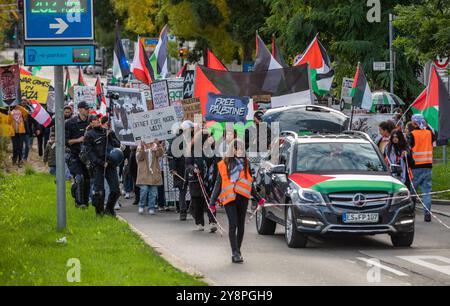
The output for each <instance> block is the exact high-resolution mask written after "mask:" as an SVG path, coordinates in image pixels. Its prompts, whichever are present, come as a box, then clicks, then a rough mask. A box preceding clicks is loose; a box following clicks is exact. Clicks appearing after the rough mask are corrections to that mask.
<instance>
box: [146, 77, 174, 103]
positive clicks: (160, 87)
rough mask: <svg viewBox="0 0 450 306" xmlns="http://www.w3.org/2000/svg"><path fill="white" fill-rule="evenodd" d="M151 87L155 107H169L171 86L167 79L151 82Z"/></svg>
mask: <svg viewBox="0 0 450 306" xmlns="http://www.w3.org/2000/svg"><path fill="white" fill-rule="evenodd" d="M150 89H151V93H152V101H153V108H154V109H159V108H163V107H168V106H169V105H170V100H169V88H168V84H167V81H166V80H164V81H160V82H155V83H152V84H150Z"/></svg>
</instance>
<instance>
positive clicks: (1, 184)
mask: <svg viewBox="0 0 450 306" xmlns="http://www.w3.org/2000/svg"><path fill="white" fill-rule="evenodd" d="M67 190H68V196H67V202H68V203H67V224H68V229H67V230H65V231H64V232H59V233H58V232H57V231H56V229H55V228H56V204H55V202H56V187H55V183H54V178H53V177H52V176H50V175H48V174H33V173H31V174H30V175H25V176H16V175H14V176H13V175H11V176H0V285H83V286H85V285H86V286H87V285H125V286H127V285H152V286H153V285H155V286H156V285H205V283H204V282H202V281H201V280H200V279H198V278H195V277H193V276H191V275H188V274H186V273H182V272H181V271H179V270H177V269H175V268H174V267H172V266H171V265H170V264H168V263H167V262H166V261H165V260H163V259H162V258H161V257H159V256H158V255H157V254H156V253H155V252H154V251H153V250H152V249H151V248H150V247H148V246H147V245H146V244H145V243H144V242H143V241H142V240H141V239H140V238H139V236H138V235H136V234H135V233H134V232H132V231H131V230H130V228H129V226H128V225H127V224H126V223H124V222H120V221H118V220H117V219H114V218H110V217H104V218H97V217H96V216H95V213H94V211H93V210H92V208H91V209H89V210H87V211H81V210H78V209H76V208H75V207H74V204H73V200H72V198H71V197H70V196H69V190H70V189H69V188H67ZM62 237H67V243H65V244H58V243H57V242H56V241H57V240H58V239H60V238H62ZM71 258H76V259H79V260H80V263H81V282H80V283H69V282H68V281H67V273H68V271H69V269H70V268H72V267H73V266H69V267H68V266H67V263H68V260H69V259H71Z"/></svg>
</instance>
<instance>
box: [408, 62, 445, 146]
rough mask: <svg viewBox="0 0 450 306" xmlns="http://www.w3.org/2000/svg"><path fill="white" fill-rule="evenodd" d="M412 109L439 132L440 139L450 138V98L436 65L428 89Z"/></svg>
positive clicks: (433, 67)
mask: <svg viewBox="0 0 450 306" xmlns="http://www.w3.org/2000/svg"><path fill="white" fill-rule="evenodd" d="M411 109H412V112H413V113H414V114H421V115H422V116H423V117H424V118H425V120H426V121H427V123H428V124H429V125H430V126H431V127H432V128H433V129H434V130H435V131H439V139H442V140H445V139H449V138H450V122H449V120H448V118H449V116H450V101H449V96H448V92H447V89H446V88H445V85H444V83H443V82H442V79H441V78H440V76H439V74H438V72H437V70H436V66H435V65H433V66H432V67H431V71H430V77H429V83H428V86H427V88H425V90H424V91H423V92H422V93H421V94H420V95H419V97H418V98H417V99H416V100H415V101H414V102H413V104H412V106H411Z"/></svg>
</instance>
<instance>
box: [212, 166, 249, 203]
mask: <svg viewBox="0 0 450 306" xmlns="http://www.w3.org/2000/svg"><path fill="white" fill-rule="evenodd" d="M217 168H218V170H219V174H220V177H221V178H222V191H221V192H220V195H219V200H220V202H221V203H222V205H227V204H228V203H231V202H233V201H234V200H236V195H237V194H240V195H241V196H243V197H245V198H247V199H250V198H251V197H252V181H253V180H252V176H251V174H250V169H243V170H241V173H239V179H238V180H237V181H236V183H233V182H231V180H230V178H229V177H228V171H227V165H226V164H225V162H224V161H223V160H222V161H220V162H219V163H218V164H217ZM246 173H247V175H245V174H246Z"/></svg>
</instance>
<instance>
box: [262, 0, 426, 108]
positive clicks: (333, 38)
mask: <svg viewBox="0 0 450 306" xmlns="http://www.w3.org/2000/svg"><path fill="white" fill-rule="evenodd" d="M264 1H265V3H266V4H267V5H268V6H269V8H270V10H271V16H270V17H268V18H267V19H266V26H265V27H264V28H263V29H262V31H263V32H264V33H267V34H272V33H274V34H276V35H277V36H278V37H279V39H278V42H279V43H280V46H281V48H282V49H283V51H284V53H285V54H286V55H287V58H288V61H289V62H291V63H292V62H293V59H294V57H295V56H296V55H298V54H299V53H301V52H303V51H304V50H305V48H306V47H307V45H308V44H309V43H310V42H311V40H312V39H313V38H314V36H315V35H316V34H317V33H319V39H320V40H321V41H322V43H323V44H324V46H325V48H327V51H328V54H329V55H330V57H331V60H332V61H333V66H334V68H335V70H336V78H335V80H336V81H337V82H338V83H339V84H340V82H341V81H342V77H345V76H353V75H354V74H355V70H356V66H357V63H358V61H359V62H361V64H362V66H363V67H364V70H365V72H366V74H367V78H368V80H369V83H370V85H371V88H372V89H373V90H377V89H383V88H388V87H389V86H388V84H389V73H388V72H374V71H373V69H372V63H373V61H387V60H388V59H389V52H388V42H389V39H388V37H389V36H388V34H389V33H388V27H387V24H388V15H389V13H392V12H393V6H392V4H391V3H386V1H382V5H381V22H380V23H377V22H374V23H370V22H369V21H368V20H367V12H368V10H369V9H370V8H369V7H367V6H366V1H356V0H348V1H339V0H305V1H281V0H264ZM391 2H394V4H409V3H411V1H410V0H409V1H408V0H396V1H391ZM419 68H420V67H419V66H418V65H417V63H416V62H410V61H408V60H407V59H406V58H405V57H404V55H403V54H402V53H401V52H398V53H397V66H396V71H395V91H396V93H397V94H399V95H400V96H402V97H404V98H406V99H407V100H412V99H414V98H415V97H416V96H417V95H418V93H419V90H420V88H419V83H418V81H417V80H416V78H415V74H416V73H417V72H418V69H419ZM339 87H340V86H338V88H339Z"/></svg>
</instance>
